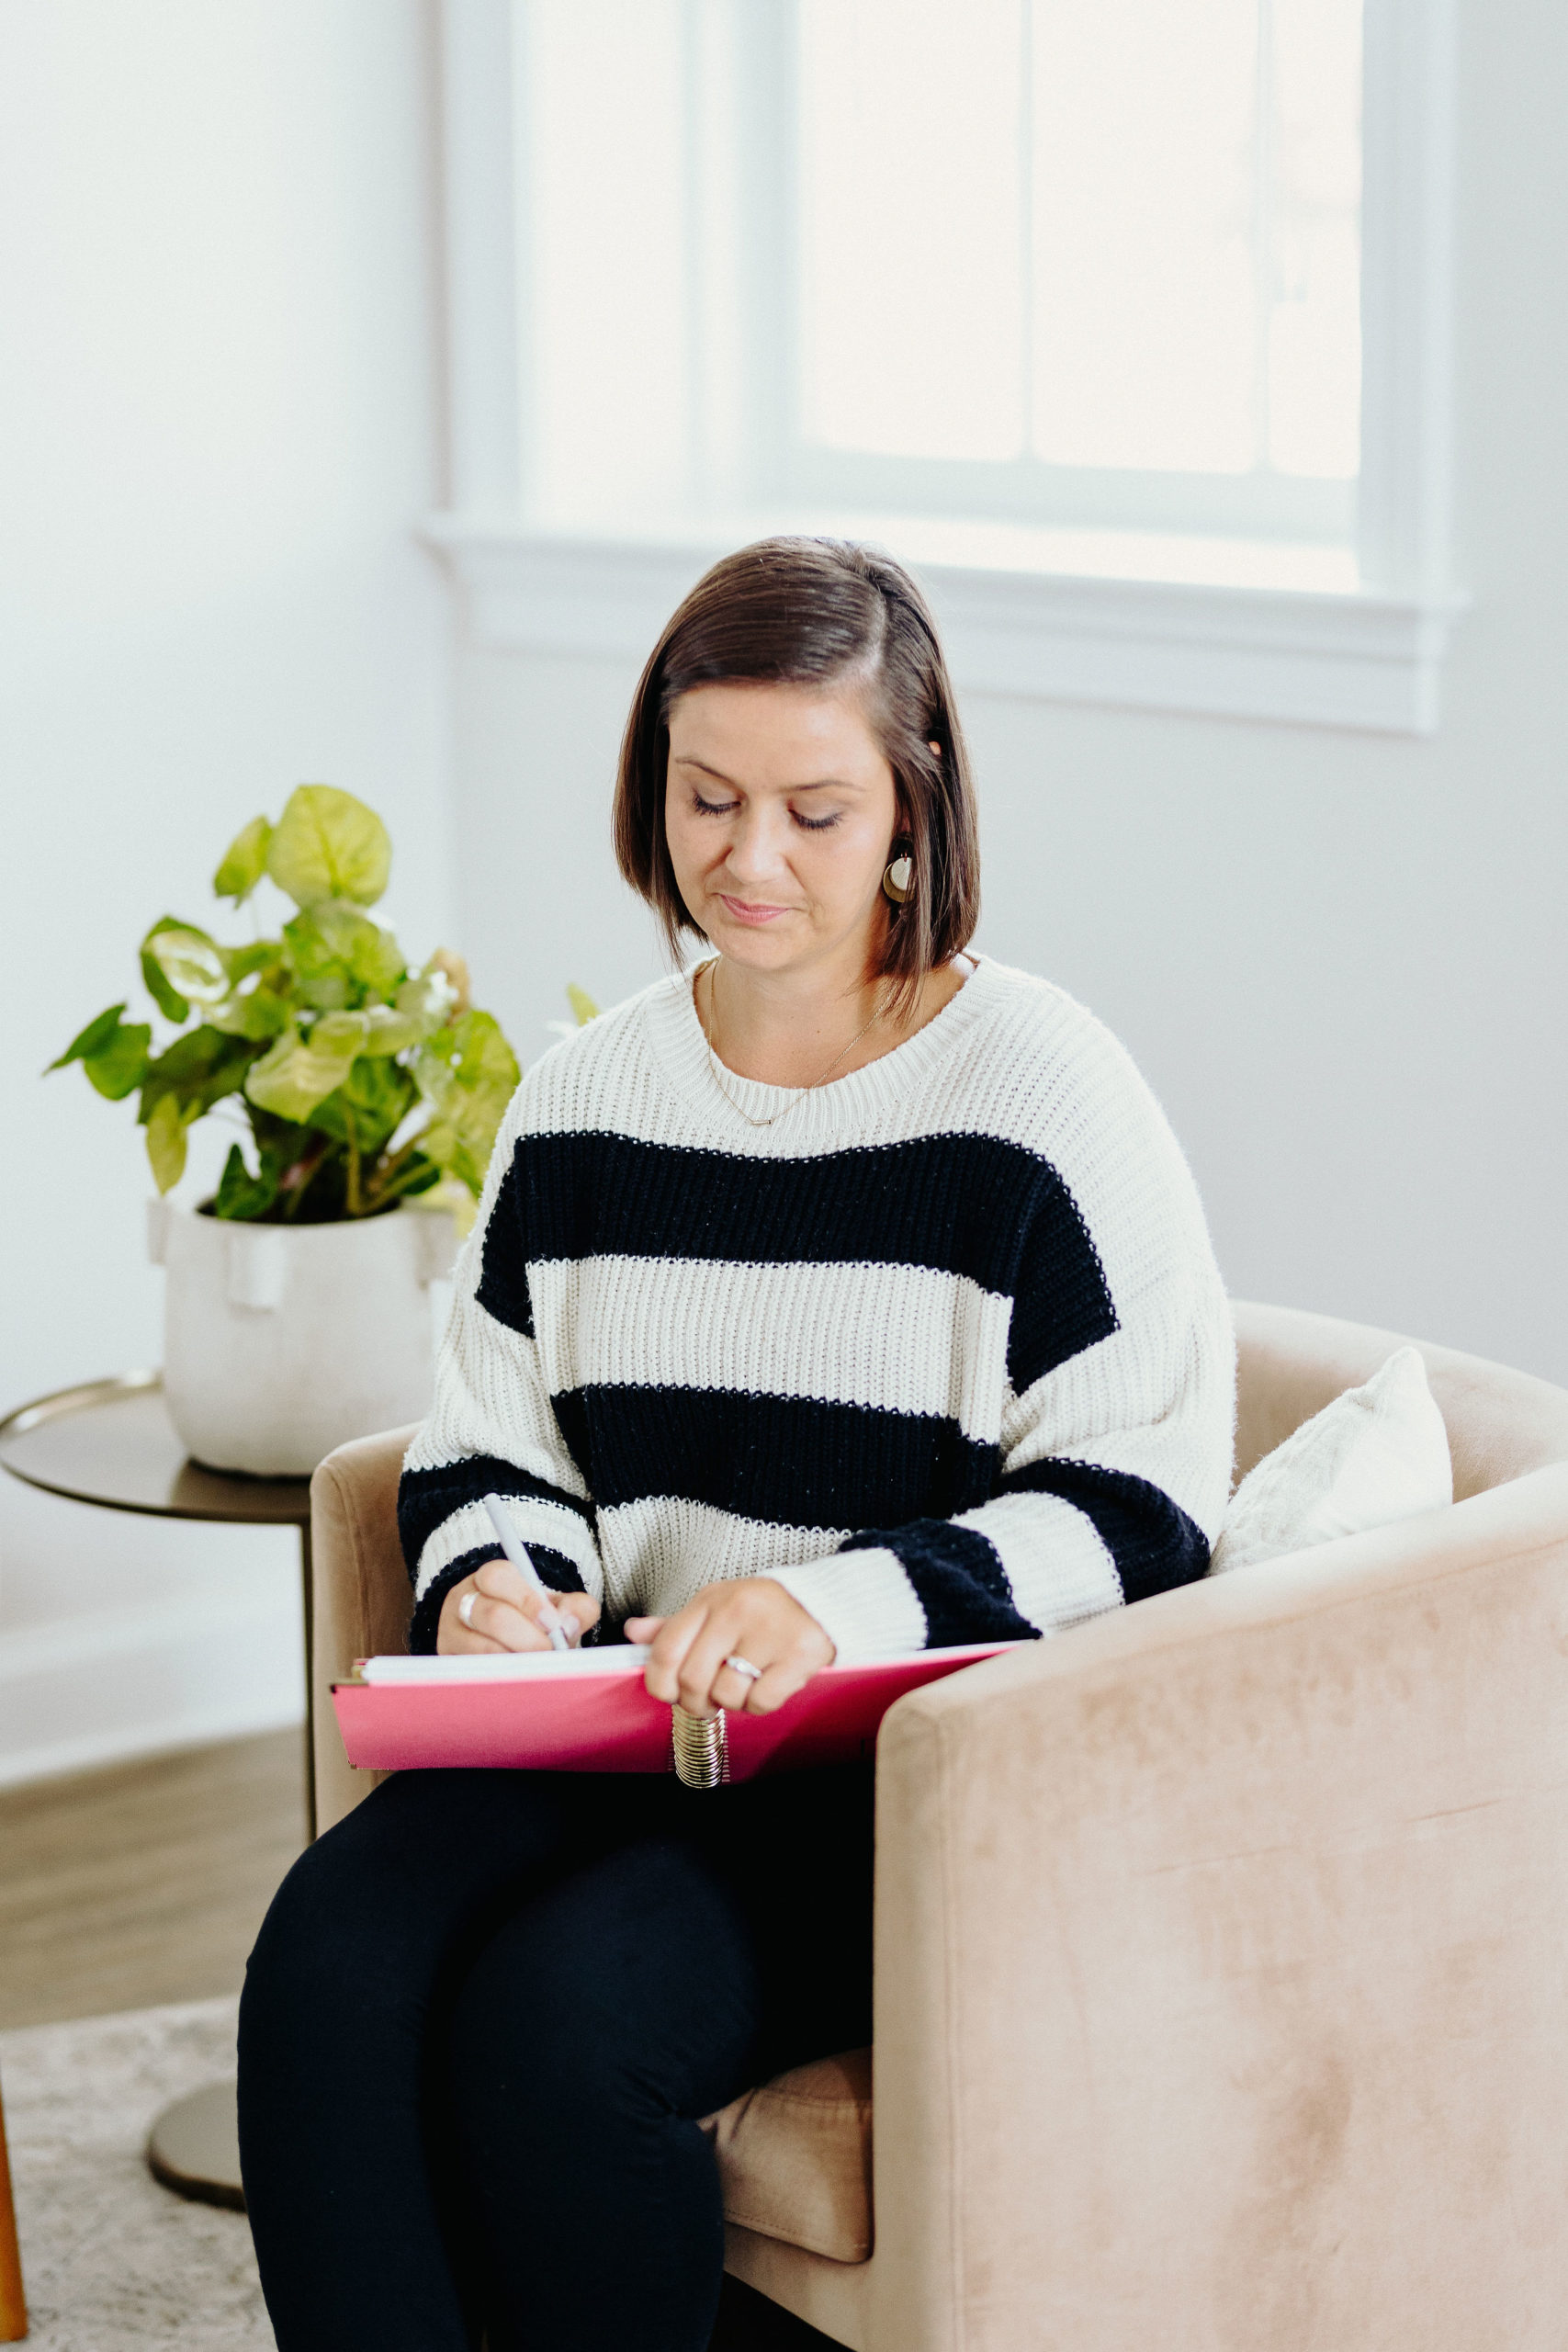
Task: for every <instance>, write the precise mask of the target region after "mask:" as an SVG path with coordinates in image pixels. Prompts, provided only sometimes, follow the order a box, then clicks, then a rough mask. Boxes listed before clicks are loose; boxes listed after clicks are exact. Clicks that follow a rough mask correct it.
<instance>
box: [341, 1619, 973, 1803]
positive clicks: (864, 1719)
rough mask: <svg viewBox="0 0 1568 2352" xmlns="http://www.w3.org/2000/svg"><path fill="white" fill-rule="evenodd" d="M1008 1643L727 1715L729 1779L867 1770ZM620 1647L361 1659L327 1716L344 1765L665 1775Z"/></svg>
mask: <svg viewBox="0 0 1568 2352" xmlns="http://www.w3.org/2000/svg"><path fill="white" fill-rule="evenodd" d="M1018 1647H1019V1644H1018V1643H1016V1642H977V1643H975V1644H973V1645H968V1646H966V1647H964V1648H962V1649H946V1650H919V1651H918V1652H917V1653H916V1654H915V1655H914V1656H913V1657H897V1658H884V1659H876V1658H868V1659H862V1660H858V1661H856V1662H855V1663H854V1664H852V1665H845V1666H829V1667H825V1668H823V1670H822V1672H821V1673H820V1674H818V1676H816V1678H815V1679H813V1680H812V1681H810V1682H808V1683H807V1686H806V1688H805V1690H804V1691H799V1692H797V1693H796V1695H795V1698H793V1699H790V1700H787V1701H786V1702H785V1703H784V1705H783V1706H782V1707H780V1708H779V1709H778V1710H777V1712H776V1713H773V1714H771V1715H744V1714H731V1715H729V1716H728V1736H729V1777H730V1779H731V1780H732V1781H746V1780H750V1777H751V1775H752V1774H753V1773H754V1772H765V1771H769V1770H774V1769H777V1768H782V1767H784V1766H787V1765H802V1764H833V1763H839V1762H842V1761H845V1760H848V1759H851V1758H854V1757H857V1756H863V1757H869V1756H871V1755H872V1754H873V1752H874V1748H875V1746H876V1731H877V1725H878V1724H880V1723H881V1721H882V1718H883V1716H884V1715H885V1714H886V1713H887V1710H888V1708H889V1707H890V1706H891V1705H892V1704H893V1702H894V1701H895V1699H899V1698H902V1696H903V1694H904V1692H905V1691H915V1690H918V1689H919V1686H920V1684H921V1683H923V1682H934V1681H936V1680H938V1679H939V1678H940V1677H941V1676H942V1675H944V1674H952V1673H953V1671H954V1670H955V1668H959V1667H962V1666H973V1665H974V1664H975V1663H976V1660H977V1659H979V1658H983V1657H996V1656H997V1655H998V1652H999V1651H1002V1650H1009V1649H1016V1648H1018ZM647 1656H648V1652H647V1651H646V1650H645V1649H639V1648H637V1647H636V1646H634V1645H624V1646H615V1647H610V1648H605V1649H603V1650H570V1651H568V1652H567V1653H566V1654H565V1655H564V1656H560V1655H557V1654H556V1653H553V1652H550V1651H543V1652H540V1651H535V1652H530V1653H528V1654H527V1655H525V1656H523V1657H499V1656H491V1657H371V1658H365V1659H362V1660H361V1662H360V1665H359V1668H358V1671H357V1673H356V1674H355V1679H354V1680H353V1681H352V1682H334V1683H333V1706H334V1708H335V1709H336V1710H337V1720H338V1729H339V1730H340V1731H341V1733H342V1734H343V1744H344V1748H345V1749H346V1750H347V1753H348V1760H349V1762H350V1763H351V1764H357V1765H364V1766H370V1767H373V1768H375V1769H377V1770H391V1771H401V1770H409V1769H416V1768H421V1767H428V1766H432V1765H443V1764H488V1765H497V1764H499V1765H509V1766H513V1767H516V1768H523V1769H530V1768H531V1769H533V1770H539V1771H553V1772H664V1771H668V1770H670V1709H669V1708H668V1707H667V1706H665V1705H664V1704H663V1702H661V1701H660V1700H658V1699H651V1698H649V1694H648V1691H647V1690H646V1689H645V1688H644V1685H643V1679H642V1668H643V1662H644V1660H645V1659H646V1657H647Z"/></svg>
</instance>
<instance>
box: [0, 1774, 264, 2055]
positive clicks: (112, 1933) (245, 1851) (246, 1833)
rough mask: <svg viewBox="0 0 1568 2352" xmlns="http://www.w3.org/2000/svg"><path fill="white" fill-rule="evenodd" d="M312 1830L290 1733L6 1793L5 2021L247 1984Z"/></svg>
mask: <svg viewBox="0 0 1568 2352" xmlns="http://www.w3.org/2000/svg"><path fill="white" fill-rule="evenodd" d="M303 1836H304V1798H303V1735H302V1734H301V1733H299V1732H294V1731H288V1732H268V1733H266V1734H265V1736H262V1737H261V1738H258V1739H241V1740H230V1741H225V1742H224V1743H223V1744H222V1746H220V1747H197V1748H186V1749H185V1750H183V1751H182V1752H181V1753H179V1754H178V1755H174V1756H159V1757H153V1758H149V1759H148V1760H146V1761H144V1762H141V1763H135V1764H119V1765H116V1766H114V1767H113V1768H112V1769H111V1770H107V1771H101V1772H80V1773H73V1774H72V1775H71V1776H70V1777H69V1778H68V1779H64V1780H58V1781H31V1782H29V1783H28V1784H27V1785H26V1786H24V1787H22V1788H19V1789H6V1790H0V2027H6V2026H16V2025H43V2024H47V2023H48V2022H50V2021H51V2019H53V2018H80V2017H97V2016H103V2015H105V2014H107V2012H109V2011H111V2010H114V2009H141V2008H150V2007H152V2006H153V2005H154V2004H155V2003H157V2002H161V2001H199V2000H204V1999H207V1998H208V1997H209V1996H211V1995H213V1994H217V1993H237V1992H238V1991H239V1989H240V1982H241V1979H242V1977H243V1973H244V1966H245V1955H246V1953H247V1952H248V1951H250V1948H251V1945H252V1944H253V1942H254V1940H255V1933H256V1929H257V1928H258V1927H259V1926H260V1925H261V1920H262V1914H263V1913H264V1912H265V1909H266V1906H267V1904H268V1903H269V1902H270V1900H271V1898H272V1893H273V1889H274V1888H275V1887H276V1884H277V1883H278V1881H279V1879H281V1878H282V1876H283V1874H284V1872H285V1871H287V1870H288V1865H289V1863H290V1862H291V1861H292V1860H294V1857H295V1855H296V1854H297V1853H298V1852H299V1848H300V1844H301V1841H302V1839H303Z"/></svg>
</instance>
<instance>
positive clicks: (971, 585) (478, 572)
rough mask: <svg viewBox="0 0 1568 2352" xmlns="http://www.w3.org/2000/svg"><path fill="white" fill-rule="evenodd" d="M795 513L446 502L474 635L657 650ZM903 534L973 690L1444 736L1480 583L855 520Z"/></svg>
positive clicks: (877, 532) (1202, 551) (1137, 542)
mask: <svg viewBox="0 0 1568 2352" xmlns="http://www.w3.org/2000/svg"><path fill="white" fill-rule="evenodd" d="M776 527H778V526H777V525H776V524H775V523H773V522H772V521H771V519H769V518H757V517H750V518H747V517H741V518H738V519H737V521H736V522H735V524H734V526H733V527H725V526H723V525H721V524H719V523H713V524H705V525H686V526H672V527H670V528H668V529H664V530H660V531H654V530H649V531H647V532H645V533H639V534H636V535H634V534H630V533H627V534H624V535H621V536H618V537H611V536H609V535H608V534H606V535H604V536H599V535H595V534H592V533H588V532H568V531H546V530H536V529H525V528H524V527H522V526H519V525H518V524H516V523H511V522H491V521H487V520H485V519H484V518H483V517H481V516H477V515H462V514H443V515H432V516H430V517H429V518H428V519H427V520H426V522H425V524H424V526H423V531H422V534H421V536H422V537H423V540H424V542H425V544H426V545H427V546H428V547H430V548H432V549H433V550H434V552H436V553H437V554H438V555H439V556H440V557H441V558H442V559H443V560H444V561H445V562H446V564H447V566H448V567H449V569H450V571H451V572H452V574H453V577H454V579H455V581H456V582H457V585H458V587H459V589H460V591H461V592H462V595H463V599H464V602H465V605H466V607H467V611H468V622H469V627H470V628H471V631H472V634H473V637H474V639H475V640H476V641H477V642H478V643H479V644H481V645H485V646H491V647H496V648H514V649H518V650H529V651H534V652H554V653H576V654H598V655H608V656H614V657H615V658H617V659H626V658H630V659H634V660H636V661H638V662H641V661H642V660H643V659H645V658H646V656H647V654H648V653H649V650H651V648H652V646H653V643H654V641H655V639H656V638H657V637H658V634H659V631H660V628H662V627H663V625H664V622H665V621H666V620H667V619H668V617H669V616H670V614H671V611H672V610H673V608H674V606H675V605H677V604H678V603H679V601H680V599H681V597H682V595H684V594H685V593H686V591H687V589H688V588H689V587H690V586H691V585H692V583H693V582H694V581H695V580H696V579H697V578H698V577H699V576H700V574H701V573H702V572H703V571H705V569H706V567H707V565H708V564H709V563H711V562H712V561H713V560H714V559H715V558H716V556H717V555H719V554H721V553H723V552H724V551H725V550H726V549H727V548H734V547H737V546H740V545H743V544H744V542H745V541H746V540H747V539H748V538H754V537H761V534H762V532H763V531H765V530H766V529H768V528H776ZM841 528H842V529H843V531H844V533H845V535H846V536H852V537H867V538H872V539H875V540H877V541H879V542H880V543H882V544H884V545H887V546H891V547H892V548H895V549H896V550H897V553H898V555H899V557H900V558H901V559H902V560H907V561H908V562H909V564H910V565H911V567H912V568H913V569H914V570H915V571H917V572H918V574H919V578H920V581H921V582H922V584H923V585H924V587H925V588H926V590H927V593H928V594H929V595H930V597H931V603H932V605H933V607H934V608H935V610H936V613H937V616H938V618H939V620H940V621H941V623H942V632H943V637H944V639H945V641H946V645H947V649H948V655H949V659H950V662H951V663H952V668H953V677H954V680H955V682H956V684H957V685H958V686H959V688H960V690H961V691H968V692H970V693H978V694H998V695H1018V696H1022V697H1025V698H1027V699H1030V700H1037V701H1045V702H1074V703H1089V704H1099V705H1111V706H1117V707H1122V708H1132V709H1139V710H1169V711H1188V712H1202V713H1206V714H1210V715H1214V716H1218V717H1222V718H1260V719H1276V720H1284V721H1287V722H1290V723H1292V724H1295V725H1306V726H1318V727H1346V728H1357V729H1374V730H1376V731H1379V732H1384V733H1393V734H1405V735H1427V734H1430V733H1431V732H1432V731H1433V729H1435V727H1436V725H1437V718H1438V680H1439V673H1440V671H1441V666H1442V662H1443V657H1444V654H1445V652H1446V650H1447V647H1448V640H1449V635H1450V629H1451V627H1452V624H1453V622H1454V620H1455V618H1456V617H1457V616H1458V615H1459V614H1460V613H1461V611H1462V610H1463V608H1464V605H1465V602H1466V600H1465V599H1464V598H1463V597H1462V596H1459V595H1454V594H1393V593H1390V592H1388V591H1381V590H1372V589H1368V588H1365V587H1362V586H1360V585H1359V583H1358V581H1357V577H1356V569H1355V560H1354V558H1353V557H1352V556H1351V555H1350V554H1349V553H1348V552H1347V551H1345V550H1342V549H1338V548H1323V547H1282V546H1266V545H1261V544H1258V545H1250V544H1248V543H1246V542H1241V541H1228V540H1218V539H1209V540H1205V539H1174V538H1163V539H1162V538H1156V537H1147V536H1145V535H1142V534H1134V533H1122V532H1109V531H1107V532H1086V531H1030V530H1023V529H1018V528H1014V527H1012V526H1004V525H974V526H970V525H956V524H942V523H935V522H926V523H913V522H900V521H898V520H897V519H896V518H889V517H874V516H855V517H846V518H844V520H843V523H842V525H841Z"/></svg>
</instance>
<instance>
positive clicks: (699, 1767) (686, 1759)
mask: <svg viewBox="0 0 1568 2352" xmlns="http://www.w3.org/2000/svg"><path fill="white" fill-rule="evenodd" d="M670 1753H671V1760H672V1762H673V1764H674V1767H675V1777H676V1779H677V1780H678V1781H680V1782H681V1783H682V1786H683V1787H685V1788H688V1789H716V1788H717V1787H718V1785H719V1783H720V1781H728V1778H729V1738H728V1733H727V1731H726V1729H725V1718H724V1710H723V1708H722V1707H721V1708H720V1709H719V1711H718V1713H717V1714H716V1715H689V1714H688V1713H686V1710H685V1708H684V1707H681V1706H676V1707H671V1710H670Z"/></svg>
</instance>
